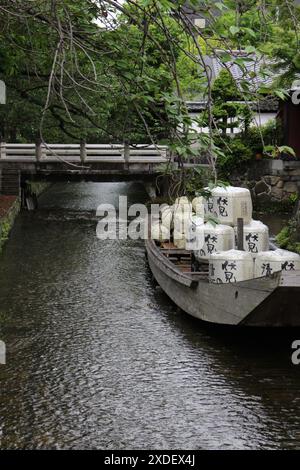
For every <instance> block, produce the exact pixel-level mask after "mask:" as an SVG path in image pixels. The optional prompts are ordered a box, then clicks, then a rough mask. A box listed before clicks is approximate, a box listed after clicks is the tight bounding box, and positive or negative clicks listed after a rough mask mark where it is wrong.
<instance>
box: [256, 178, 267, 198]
mask: <svg viewBox="0 0 300 470" xmlns="http://www.w3.org/2000/svg"><path fill="white" fill-rule="evenodd" d="M254 189H255V194H257V195H259V194H261V193H270V192H271V188H270V186H269V185H268V184H267V183H266V182H265V181H263V180H260V181H258V182H257V183H256V185H255V188H254Z"/></svg>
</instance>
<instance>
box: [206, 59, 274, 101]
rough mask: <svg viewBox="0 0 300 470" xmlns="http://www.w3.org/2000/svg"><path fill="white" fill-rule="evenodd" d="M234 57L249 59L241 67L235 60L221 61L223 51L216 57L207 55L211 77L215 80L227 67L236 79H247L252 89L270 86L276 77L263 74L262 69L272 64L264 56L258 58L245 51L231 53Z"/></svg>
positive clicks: (239, 80)
mask: <svg viewBox="0 0 300 470" xmlns="http://www.w3.org/2000/svg"><path fill="white" fill-rule="evenodd" d="M230 55H231V56H232V57H233V60H234V59H238V58H242V57H244V58H247V59H248V60H249V61H247V62H244V66H243V67H241V66H239V65H238V64H236V63H235V62H234V61H233V60H232V61H229V62H226V63H225V64H224V63H222V61H221V57H222V55H221V53H220V54H217V55H216V56H215V57H211V56H205V57H204V61H205V64H206V66H207V67H208V69H209V70H210V71H211V78H212V80H215V79H216V78H217V77H218V75H219V73H220V72H221V70H223V69H227V70H229V71H230V72H231V74H232V76H233V78H234V79H235V81H236V82H237V83H238V82H241V81H242V80H247V81H248V82H249V83H250V84H251V86H250V91H253V92H255V91H257V90H258V88H259V87H261V86H269V85H271V84H272V82H273V80H274V77H272V76H268V77H266V76H263V75H262V73H261V72H262V70H263V69H264V68H266V67H268V68H270V66H271V65H272V64H271V62H270V61H268V62H267V61H266V60H265V59H263V58H258V57H257V56H255V55H253V54H251V55H250V54H245V53H243V52H239V51H238V52H234V53H231V54H230Z"/></svg>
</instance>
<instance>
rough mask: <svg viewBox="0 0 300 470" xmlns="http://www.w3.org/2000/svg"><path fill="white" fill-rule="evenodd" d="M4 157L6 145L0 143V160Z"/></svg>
mask: <svg viewBox="0 0 300 470" xmlns="http://www.w3.org/2000/svg"><path fill="white" fill-rule="evenodd" d="M5 157H6V143H5V142H1V141H0V158H5Z"/></svg>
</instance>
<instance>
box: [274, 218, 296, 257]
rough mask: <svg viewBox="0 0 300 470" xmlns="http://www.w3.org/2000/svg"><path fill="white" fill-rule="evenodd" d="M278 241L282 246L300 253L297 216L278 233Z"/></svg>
mask: <svg viewBox="0 0 300 470" xmlns="http://www.w3.org/2000/svg"><path fill="white" fill-rule="evenodd" d="M276 242H277V243H278V245H279V246H280V248H284V249H286V250H289V251H294V252H296V253H299V254H300V242H299V225H298V223H297V220H296V219H295V218H292V219H291V220H290V221H289V222H288V225H287V226H285V227H284V228H283V229H282V230H281V232H280V233H279V234H278V235H277V237H276Z"/></svg>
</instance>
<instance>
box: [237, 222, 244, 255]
mask: <svg viewBox="0 0 300 470" xmlns="http://www.w3.org/2000/svg"><path fill="white" fill-rule="evenodd" d="M237 249H238V250H240V251H244V219H242V218H238V219H237Z"/></svg>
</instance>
